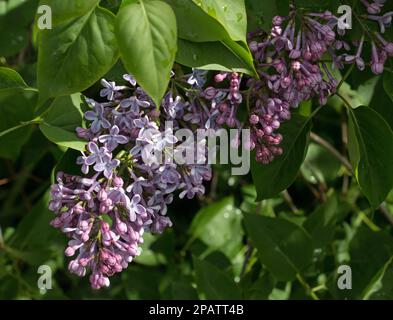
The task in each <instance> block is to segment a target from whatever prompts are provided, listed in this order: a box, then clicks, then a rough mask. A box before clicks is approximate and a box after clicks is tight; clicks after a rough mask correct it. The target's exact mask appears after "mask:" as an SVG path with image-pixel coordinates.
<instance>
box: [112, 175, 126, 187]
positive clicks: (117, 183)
mask: <svg viewBox="0 0 393 320" xmlns="http://www.w3.org/2000/svg"><path fill="white" fill-rule="evenodd" d="M123 185H124V181H123V179H122V178H120V177H118V176H116V177H115V178H114V179H113V186H114V187H115V188H121V187H123Z"/></svg>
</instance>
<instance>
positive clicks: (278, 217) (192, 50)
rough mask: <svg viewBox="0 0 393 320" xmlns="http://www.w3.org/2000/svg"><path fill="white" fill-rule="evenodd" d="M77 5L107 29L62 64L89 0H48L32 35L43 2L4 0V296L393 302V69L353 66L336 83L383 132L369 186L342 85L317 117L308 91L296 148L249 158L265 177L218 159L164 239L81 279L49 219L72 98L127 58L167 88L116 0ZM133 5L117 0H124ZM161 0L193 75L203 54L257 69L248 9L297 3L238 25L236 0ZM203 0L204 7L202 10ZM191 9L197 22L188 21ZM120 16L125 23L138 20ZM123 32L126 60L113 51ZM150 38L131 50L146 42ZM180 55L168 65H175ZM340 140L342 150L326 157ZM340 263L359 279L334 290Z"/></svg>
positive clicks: (0, 243)
mask: <svg viewBox="0 0 393 320" xmlns="http://www.w3.org/2000/svg"><path fill="white" fill-rule="evenodd" d="M78 2H79V1H67V3H78ZM82 2H83V3H84V4H85V5H86V6H90V7H89V8H88V10H87V12H89V13H88V14H90V15H91V14H92V13H91V12H94V13H93V14H95V15H97V17H101V18H97V21H98V22H97V23H98V26H99V28H98V29H97V30H99V31H97V32H101V34H100V35H97V34H94V33H93V34H89V33H85V34H84V33H83V31H82V32H81V34H82V35H81V37H82V39H81V41H82V40H83V39H87V40H89V43H90V44H91V45H90V46H88V48H87V49H86V48H85V47H83V46H80V47H78V48H77V49H78V50H79V51H78V50H77V49H75V50H76V51H75V52H74V53H73V54H75V57H73V59H70V61H66V62H65V65H66V67H65V69H61V70H59V69H58V65H57V63H59V61H60V62H61V61H62V59H63V58H64V57H60V60H58V59H59V57H53V55H52V54H53V52H56V47H58V46H59V44H61V43H62V41H65V40H64V39H66V38H67V36H70V34H71V35H72V34H75V32H77V31H75V30H71V31H70V30H69V29H72V28H77V26H78V24H79V23H82V22H84V19H89V18H88V17H86V14H87V13H86V12H85V11H83V8H82V9H81V12H79V13H75V12H74V13H73V14H75V16H71V17H68V16H67V15H66V13H67V12H68V13H70V12H71V11H67V10H69V8H68V9H67V8H61V5H60V3H61V1H60V2H59V1H58V0H57V1H56V0H52V1H49V0H48V1H42V3H48V4H50V5H51V6H52V7H53V10H54V12H56V11H55V9H58V10H59V11H57V12H60V13H62V14H56V13H55V15H54V31H51V32H46V31H45V34H42V35H41V36H38V37H37V34H39V31H38V30H37V28H36V27H35V24H34V21H35V19H36V9H37V6H38V1H36V0H28V1H22V0H0V30H1V31H0V32H1V33H0V66H1V67H6V68H9V69H5V68H1V69H0V132H1V134H0V163H1V165H0V208H1V209H0V227H1V229H0V230H1V231H2V232H1V233H0V299H21V298H27V299H95V298H104V299H198V298H208V299H243V298H244V299H312V298H313V299H317V298H320V299H343V298H348V299H364V298H369V299H376V298H382V299H391V298H393V282H392V277H393V265H392V257H393V234H392V224H393V215H392V212H393V193H390V194H389V195H388V196H387V198H386V199H385V197H386V194H387V193H388V192H389V190H390V189H391V188H392V187H393V185H392V184H391V182H390V181H391V179H390V177H392V175H393V166H392V157H391V156H392V154H391V152H390V150H392V148H393V147H392V144H393V133H392V131H391V126H392V125H393V103H392V99H393V74H392V73H391V72H390V70H391V69H389V68H388V69H389V70H387V71H385V73H384V74H383V75H382V76H378V77H376V76H374V75H372V74H371V73H370V72H367V71H365V72H362V73H360V72H358V71H356V70H355V69H354V70H351V73H348V75H349V76H348V77H347V78H346V79H345V80H346V81H345V83H344V84H343V85H342V86H341V88H340V94H341V95H342V96H344V97H345V98H346V99H347V100H348V101H349V103H350V104H351V105H352V106H354V107H357V106H361V105H362V106H367V109H366V110H364V108H366V107H362V108H360V109H354V111H351V112H350V116H349V117H354V118H353V119H355V120H353V119H352V121H355V122H356V121H359V122H361V125H362V127H364V128H366V129H365V132H363V134H365V133H367V132H372V133H373V134H369V135H365V136H366V138H365V139H368V140H366V143H365V148H364V150H363V154H362V159H368V162H367V163H368V164H367V165H368V166H369V167H368V168H366V169H367V170H368V171H367V174H366V177H367V176H368V177H371V179H370V180H367V179H366V180H367V181H363V182H362V181H359V183H360V185H361V188H360V187H359V184H358V183H357V181H356V180H357V179H356V178H355V177H354V176H353V174H352V173H351V170H350V169H351V168H350V166H351V165H349V164H348V160H346V159H347V150H348V147H349V148H351V145H349V146H348V141H349V144H350V143H351V138H350V137H348V114H347V108H346V107H345V106H344V105H343V102H342V101H341V100H339V99H338V98H337V97H333V98H331V99H330V100H329V103H328V105H326V106H325V107H323V108H322V109H321V110H319V111H318V112H317V113H316V114H313V113H312V111H313V110H315V109H316V108H317V105H316V104H315V103H314V102H308V103H304V104H303V105H302V106H301V107H300V111H299V114H298V115H295V118H294V119H293V120H292V121H291V122H290V123H288V124H287V125H286V126H284V128H283V129H282V130H283V131H284V132H287V133H288V135H286V136H285V141H286V142H285V143H286V144H287V145H286V149H285V152H287V156H285V157H284V158H285V159H281V160H279V161H278V162H277V161H276V162H274V163H273V164H272V165H271V166H270V165H269V167H263V166H261V165H256V164H255V163H254V164H253V168H252V170H253V176H254V181H255V184H254V182H253V177H252V175H251V174H250V175H248V176H240V177H236V176H231V174H230V167H228V166H223V165H221V166H216V167H215V170H214V172H215V173H214V178H213V180H212V182H211V184H209V185H208V186H207V188H208V189H207V190H208V192H207V193H206V195H205V196H204V197H203V198H199V199H195V200H192V201H183V200H176V201H175V203H174V204H173V205H171V206H170V211H169V213H168V214H169V215H170V217H171V219H172V220H173V222H174V227H173V228H172V229H171V230H169V231H167V232H165V233H164V234H163V235H161V236H149V235H146V238H145V243H144V246H143V247H144V251H143V254H142V255H141V256H140V257H139V258H137V259H136V260H135V262H134V263H132V264H130V266H129V268H128V269H127V270H126V271H125V272H122V274H121V275H118V276H115V277H113V278H112V279H111V282H112V285H111V287H110V288H109V289H105V290H101V291H98V292H96V291H93V290H92V289H90V286H89V284H88V279H87V278H82V279H79V278H77V277H76V276H74V275H71V274H70V273H69V272H68V271H67V261H66V259H65V258H64V255H63V250H64V248H65V245H66V241H67V240H66V239H65V237H63V235H62V234H60V233H59V232H58V231H57V230H55V229H53V228H52V227H50V226H49V221H50V220H51V219H52V218H53V213H51V212H50V211H49V210H48V209H47V203H48V192H47V190H48V188H49V186H50V184H51V181H52V179H53V172H54V171H56V170H57V169H58V168H65V167H66V168H68V169H69V170H72V161H73V159H74V154H75V153H74V152H75V151H72V149H80V148H81V145H80V142H79V141H77V139H75V137H74V136H73V133H72V132H73V130H74V128H75V127H76V126H77V125H80V123H81V122H82V115H81V111H80V102H79V101H78V99H79V96H78V95H71V96H70V94H74V93H77V92H82V93H83V94H84V95H86V96H89V97H97V96H98V93H99V88H100V86H99V82H98V80H99V79H100V78H101V77H105V78H107V79H113V80H119V79H121V75H122V74H123V73H124V72H125V68H127V69H128V70H130V69H131V70H132V71H133V73H135V75H138V73H140V74H141V76H140V78H141V83H142V85H144V86H145V87H146V88H148V90H150V92H151V94H152V96H154V98H155V99H159V98H160V97H159V96H160V90H162V88H161V87H166V85H167V82H166V81H167V80H166V78H165V77H162V76H161V73H159V74H155V75H154V74H153V75H150V77H153V78H154V77H157V78H159V79H158V81H159V83H161V87H157V88H154V87H151V83H150V82H149V81H151V79H149V78H147V79H143V74H144V71H145V69H143V68H144V67H145V68H147V69H148V68H150V66H149V65H148V64H149V63H151V61H144V62H143V63H141V65H142V66H141V67H140V68H141V69H140V70H134V68H135V67H134V66H133V65H132V61H133V59H134V60H135V59H138V57H135V56H132V57H129V56H125V55H124V54H123V52H124V51H126V52H127V50H129V45H130V43H129V41H128V42H127V41H126V40H125V38H126V37H131V39H133V38H132V37H134V36H135V35H132V34H131V35H130V34H122V33H124V31H122V29H120V30H117V31H115V22H114V21H112V20H114V19H115V14H117V12H118V11H119V7H120V6H121V5H122V4H121V1H120V0H103V1H101V2H100V6H101V7H98V2H99V1H94V0H93V1H82ZM133 2H136V1H132V0H131V1H123V5H124V6H125V5H126V4H127V3H131V4H132V3H133ZM144 2H147V3H148V2H150V0H145V1H144ZM166 2H167V3H169V4H170V5H171V6H172V8H173V9H174V12H175V14H176V18H177V25H178V39H176V38H174V39H172V40H168V41H175V46H174V48H175V49H176V42H177V55H176V58H175V56H174V53H175V51H173V52H172V51H171V50H168V52H167V54H168V56H172V55H173V57H172V58H173V59H176V61H177V62H178V63H180V64H182V65H183V67H180V66H179V65H176V66H175V68H183V71H184V72H189V69H188V67H201V66H205V67H206V68H211V69H217V68H218V69H221V70H225V69H227V68H230V69H235V70H239V71H244V72H247V73H250V74H252V73H253V67H252V60H251V59H250V55H249V52H248V51H247V49H246V47H245V45H244V43H245V41H246V40H245V27H246V20H248V28H249V30H254V29H255V28H256V27H261V28H265V29H268V28H269V25H270V21H271V18H272V17H273V16H274V15H276V14H285V12H286V11H287V10H288V1H285V0H283V1H282V0H276V1H273V0H272V1H259V0H247V1H245V8H246V10H247V17H248V19H245V18H246V17H245V14H244V15H243V16H237V18H236V19H234V20H236V21H237V23H234V22H233V21H234V20H233V17H232V16H230V14H228V13H227V12H231V14H232V13H233V12H232V11H231V10H225V9H224V8H225V5H226V4H229V5H230V6H235V7H236V6H238V5H240V8H242V6H243V1H241V0H238V1H237V0H231V1H224V0H222V1H221V0H220V1H216V2H215V3H216V4H218V6H219V7H220V8H221V9H222V14H223V16H219V17H217V16H215V15H214V14H212V12H209V10H208V8H210V7H209V6H210V5H215V4H213V2H214V1H207V0H206V1H194V2H195V3H199V4H200V6H196V5H195V6H191V7H190V4H192V3H191V1H190V2H189V3H188V2H187V1H185V2H184V1H180V0H170V1H169V0H168V1H166ZM296 2H297V4H298V5H299V6H303V7H305V8H307V7H310V6H311V7H312V8H313V9H321V8H322V9H327V8H328V7H331V8H333V9H332V10H334V8H336V7H337V6H338V5H339V4H342V3H346V2H345V1H324V0H318V1H312V4H310V3H309V2H311V1H302V0H299V1H296ZM63 3H64V2H63ZM351 3H352V1H351ZM149 5H150V4H149ZM201 8H202V9H206V8H207V9H206V10H205V11H198V10H202V9H201ZM233 8H234V7H230V9H233ZM236 8H237V7H236ZM61 10H64V11H61ZM195 10H197V11H195ZM239 10H240V9H239ZM111 12H112V13H111ZM184 12H186V13H187V14H189V18H190V19H188V20H185V19H184V17H183V18H182V14H184ZM234 13H236V14H237V13H239V12H234ZM123 15H124V16H125V17H124V19H125V20H126V22H124V23H125V24H126V25H127V23H129V21H128V17H127V16H126V13H124V14H123ZM228 15H229V16H228ZM222 17H224V18H228V19H229V20H225V19H223V20H222ZM70 19H71V20H70ZM100 19H103V20H102V21H101V20H100ZM64 21H65V22H64ZM217 21H219V24H217ZM172 22H173V21H172ZM201 22H202V23H201ZM88 23H90V22H88ZM193 23H195V25H197V26H200V27H199V29H195V28H194V26H195V25H194V24H193ZM65 25H66V27H64V26H65ZM204 25H207V26H208V27H206V30H205V29H204V28H203V27H202V26H204ZM209 28H213V29H209ZM243 29H244V30H243ZM239 30H240V31H239ZM242 30H243V31H242ZM355 31H356V30H355ZM40 32H41V31H40ZM73 32H74V33H73ZM163 32H164V31H163ZM115 33H116V37H117V39H118V42H119V47H120V55H121V56H122V60H118V58H119V52H118V48H117V47H116V46H117V45H116V40H115V39H114V34H115ZM99 36H104V39H105V40H106V43H107V44H108V46H107V47H105V48H104V47H102V46H100V45H99V43H96V42H95V37H99ZM83 37H85V38H83ZM89 37H92V38H89ZM140 37H141V38H140V39H138V40H137V41H135V42H137V43H135V46H141V47H143V46H147V42H146V39H143V36H140ZM354 37H355V36H354ZM224 44H225V45H224ZM156 45H157V44H156ZM153 46H154V44H153ZM228 47H229V48H231V50H227V49H226V48H228ZM83 50H86V51H83ZM146 50H147V49H146ZM92 51H94V52H100V54H99V58H98V59H99V61H97V63H96V64H95V66H93V67H91V66H87V69H86V70H81V69H79V67H80V64H82V65H83V61H82V60H83V59H87V57H88V56H89V54H91V52H92ZM40 55H42V56H40ZM77 56H78V57H77ZM78 59H81V60H78ZM51 64H52V65H51ZM144 64H146V65H144ZM123 65H125V66H126V67H124V66H123ZM170 67H171V66H169V67H168V66H165V65H161V67H159V69H160V68H161V69H162V70H161V72H162V74H165V73H166V72H167V71H168V72H169V70H170ZM388 67H390V66H388ZM67 68H68V69H67ZM10 69H13V70H15V71H17V72H18V73H19V74H20V76H19V75H18V74H17V73H16V72H13V71H12V70H10ZM166 69H168V70H166ZM37 70H38V79H37ZM338 76H339V75H338ZM54 77H56V79H57V80H56V81H54V80H53V79H54ZM22 79H23V80H22ZM138 80H139V79H138ZM27 84H28V85H27ZM34 88H38V89H39V90H38V91H37V89H34ZM59 96H60V97H59ZM48 110H49V111H48ZM373 110H374V111H376V112H377V113H378V114H375V113H373ZM45 111H47V112H46V113H43V112H45ZM362 112H364V113H365V114H364V115H363V117H362V114H361V113H362ZM370 113H371V116H370ZM42 114H44V116H43V117H44V118H42ZM38 115H41V118H40V117H38V118H37V116H38ZM42 119H43V120H42ZM370 119H374V120H375V119H376V120H375V121H371V120H370ZM362 121H363V122H362ZM12 128H14V129H12ZM299 128H300V129H301V130H300V132H299ZM10 129H12V130H10ZM310 130H312V134H311V136H310V135H309V131H310ZM292 133H293V134H292ZM67 148H70V149H67ZM332 149H335V150H336V151H338V153H339V154H340V156H339V157H338V156H337V155H336V156H334V155H332V152H331V151H332ZM299 154H300V156H299ZM296 155H297V156H296ZM303 155H306V156H305V159H303ZM303 160H304V161H303ZM70 163H71V166H70ZM381 163H382V164H383V165H382V166H381ZM385 164H388V165H385ZM360 170H362V169H360ZM358 173H359V169H358ZM362 184H363V185H362ZM361 190H363V193H362V191H361ZM375 190H376V191H375ZM374 191H375V192H374ZM374 193H375V194H374ZM257 194H258V199H259V200H258V201H255V199H256V198H257ZM364 194H366V195H367V197H365V196H364ZM382 201H383V203H382V206H380V203H381V202H382ZM370 202H371V204H372V205H371V206H370ZM42 264H46V265H49V266H51V267H52V270H53V278H54V283H53V289H52V290H49V291H48V292H47V293H46V294H45V295H41V294H40V292H39V290H38V288H37V285H36V283H37V279H38V277H39V275H38V274H37V269H38V267H39V266H40V265H42ZM342 264H348V265H350V266H351V268H352V276H353V288H352V290H344V291H343V290H338V288H337V285H336V281H337V275H338V274H337V268H338V266H340V265H342Z"/></svg>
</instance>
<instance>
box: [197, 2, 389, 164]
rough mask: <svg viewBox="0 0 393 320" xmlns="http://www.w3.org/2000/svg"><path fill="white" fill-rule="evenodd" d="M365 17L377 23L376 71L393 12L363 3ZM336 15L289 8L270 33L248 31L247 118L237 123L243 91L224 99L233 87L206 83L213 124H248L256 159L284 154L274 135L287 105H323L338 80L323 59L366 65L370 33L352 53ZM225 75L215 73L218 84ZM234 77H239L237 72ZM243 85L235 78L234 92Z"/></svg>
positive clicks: (372, 63) (381, 66)
mask: <svg viewBox="0 0 393 320" xmlns="http://www.w3.org/2000/svg"><path fill="white" fill-rule="evenodd" d="M362 3H363V5H364V6H365V7H366V9H367V11H368V13H369V14H368V15H364V16H361V18H362V19H368V20H372V21H376V22H378V24H379V27H380V33H379V32H375V33H374V34H373V39H369V40H370V43H371V52H372V54H371V57H370V67H371V71H372V72H373V73H375V74H380V73H382V72H383V70H384V64H385V62H386V59H387V57H388V56H393V43H391V42H388V41H387V40H385V39H384V38H383V36H382V35H381V33H384V32H385V30H386V28H388V27H390V25H391V21H392V16H393V12H388V13H385V14H383V15H378V14H380V13H381V10H382V8H383V5H384V3H385V1H383V0H381V1H374V2H373V1H362ZM338 22H339V19H338V18H337V17H335V16H334V15H333V14H332V13H331V12H329V11H326V12H323V13H305V12H304V11H301V10H297V9H296V8H295V7H294V6H291V8H290V13H289V15H288V16H286V17H280V16H276V17H274V18H273V21H272V24H273V26H272V29H271V31H270V33H265V32H262V31H256V32H251V33H250V34H249V47H250V50H251V52H252V54H253V56H254V61H255V66H256V70H257V72H258V75H259V79H256V78H249V77H247V78H246V77H244V78H245V86H246V87H247V88H248V89H247V90H245V91H243V92H242V93H243V95H244V97H243V98H244V99H243V100H246V101H247V104H248V107H249V109H250V114H249V118H248V122H247V123H246V124H239V121H238V120H237V118H236V110H237V107H238V104H237V103H240V102H241V101H242V97H241V96H242V94H241V93H240V92H239V93H238V95H236V97H237V99H235V101H233V100H231V99H229V101H228V99H225V98H226V97H227V95H228V94H227V92H228V91H230V90H231V88H232V80H231V81H230V82H229V83H228V84H227V88H228V87H229V88H228V89H222V88H219V89H217V88H215V87H209V88H207V89H206V90H205V91H204V92H203V96H204V97H205V98H206V99H208V100H210V101H211V108H212V109H214V108H215V107H216V106H218V108H217V109H218V111H217V112H216V113H217V116H216V123H218V124H221V125H222V124H227V125H228V126H230V127H231V126H234V125H235V124H236V126H238V127H239V128H240V127H242V126H244V125H245V126H248V127H249V128H250V129H251V141H250V142H249V145H247V146H246V147H248V148H249V149H251V150H254V149H255V151H256V159H257V161H259V162H261V163H263V164H268V163H270V162H271V161H273V159H274V158H275V157H276V156H277V155H281V154H282V153H283V150H282V148H281V147H280V144H281V141H282V139H283V137H282V136H281V135H280V134H278V133H276V130H277V129H278V128H279V127H280V125H281V123H282V122H283V121H286V120H289V119H290V118H291V109H292V108H297V107H298V106H299V104H300V103H301V102H303V101H307V100H309V99H311V98H318V101H319V104H320V105H325V104H326V103H327V99H328V97H329V96H330V95H331V94H334V93H335V92H336V89H337V85H338V81H337V80H336V79H335V78H334V77H333V75H332V73H331V71H330V69H329V67H328V65H327V62H325V61H326V60H329V58H330V59H331V60H332V62H333V63H332V68H331V69H334V68H339V69H342V68H343V67H344V65H345V64H355V65H356V66H357V67H358V68H359V69H360V70H364V69H365V67H366V63H365V60H364V58H363V57H362V53H363V51H364V50H363V49H364V47H365V42H366V40H365V38H366V37H367V36H370V33H369V32H365V34H364V35H363V36H362V37H361V39H360V41H354V43H353V47H354V50H353V51H354V53H353V54H351V53H350V51H351V49H352V47H351V45H350V44H349V43H347V42H346V41H344V40H342V39H340V36H342V35H344V34H345V30H342V29H340V28H339V25H338ZM230 77H231V76H230V75H228V74H222V73H219V74H217V75H216V77H215V80H216V82H217V83H219V82H222V81H223V80H224V79H226V78H230ZM232 77H235V78H236V79H239V78H238V75H237V74H236V73H233V74H232ZM240 86H241V84H240V81H239V80H237V82H236V85H235V86H234V87H233V88H235V90H238V88H239V87H240Z"/></svg>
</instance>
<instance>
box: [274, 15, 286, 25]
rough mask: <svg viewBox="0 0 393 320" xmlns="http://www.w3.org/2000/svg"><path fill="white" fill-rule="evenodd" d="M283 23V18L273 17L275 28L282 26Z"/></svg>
mask: <svg viewBox="0 0 393 320" xmlns="http://www.w3.org/2000/svg"><path fill="white" fill-rule="evenodd" d="M283 21H284V18H283V17H280V16H275V17H273V21H272V22H273V26H280V25H281V24H282V23H283Z"/></svg>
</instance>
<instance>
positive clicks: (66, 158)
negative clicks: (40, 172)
mask: <svg viewBox="0 0 393 320" xmlns="http://www.w3.org/2000/svg"><path fill="white" fill-rule="evenodd" d="M78 156H80V152H79V151H77V150H74V149H67V151H66V152H65V153H64V154H63V156H62V157H61V158H60V160H59V162H58V163H57V164H56V166H55V167H54V169H53V171H52V172H53V175H52V183H53V182H54V181H55V177H56V174H57V173H58V172H59V171H63V172H66V173H68V174H73V175H81V166H80V165H77V164H76V159H77V157H78Z"/></svg>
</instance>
